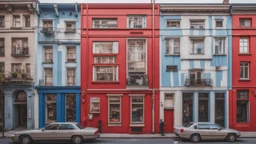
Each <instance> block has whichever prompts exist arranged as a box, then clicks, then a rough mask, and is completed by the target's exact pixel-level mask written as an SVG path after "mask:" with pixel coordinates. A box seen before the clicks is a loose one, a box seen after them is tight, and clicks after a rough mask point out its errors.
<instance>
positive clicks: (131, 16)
mask: <svg viewBox="0 0 256 144" xmlns="http://www.w3.org/2000/svg"><path fill="white" fill-rule="evenodd" d="M135 18H141V21H142V24H141V28H139V27H135V26H134V25H135V22H134V19H135ZM130 19H132V21H133V23H131V25H130ZM137 23H138V22H137ZM127 28H131V29H144V28H147V16H143V15H130V16H127Z"/></svg>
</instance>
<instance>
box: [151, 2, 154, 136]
mask: <svg viewBox="0 0 256 144" xmlns="http://www.w3.org/2000/svg"><path fill="white" fill-rule="evenodd" d="M151 2H152V14H153V17H152V29H153V30H152V31H153V37H152V75H153V76H152V86H153V87H152V134H154V133H155V86H154V78H155V77H154V76H155V74H154V61H155V58H154V49H155V0H152V1H151Z"/></svg>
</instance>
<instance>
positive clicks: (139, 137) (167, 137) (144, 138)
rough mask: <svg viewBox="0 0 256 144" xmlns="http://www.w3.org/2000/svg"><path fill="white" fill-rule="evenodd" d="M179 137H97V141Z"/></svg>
mask: <svg viewBox="0 0 256 144" xmlns="http://www.w3.org/2000/svg"><path fill="white" fill-rule="evenodd" d="M174 138H179V137H99V138H98V139H174Z"/></svg>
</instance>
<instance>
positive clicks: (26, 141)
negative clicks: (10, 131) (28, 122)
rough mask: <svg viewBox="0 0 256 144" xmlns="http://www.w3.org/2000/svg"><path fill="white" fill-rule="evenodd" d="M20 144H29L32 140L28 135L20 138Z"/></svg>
mask: <svg viewBox="0 0 256 144" xmlns="http://www.w3.org/2000/svg"><path fill="white" fill-rule="evenodd" d="M20 143H21V144H31V143H32V139H31V137H30V136H28V135H24V136H22V137H21V138H20Z"/></svg>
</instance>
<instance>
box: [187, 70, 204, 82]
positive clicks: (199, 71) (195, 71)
mask: <svg viewBox="0 0 256 144" xmlns="http://www.w3.org/2000/svg"><path fill="white" fill-rule="evenodd" d="M198 73H201V74H200V75H201V77H200V78H199V76H198ZM190 74H193V75H195V79H194V80H197V79H203V78H204V71H203V70H190V71H189V79H190V80H192V78H191V77H190Z"/></svg>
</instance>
